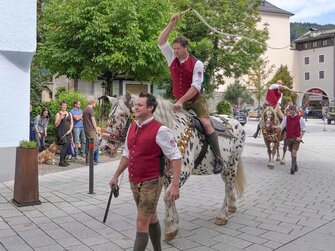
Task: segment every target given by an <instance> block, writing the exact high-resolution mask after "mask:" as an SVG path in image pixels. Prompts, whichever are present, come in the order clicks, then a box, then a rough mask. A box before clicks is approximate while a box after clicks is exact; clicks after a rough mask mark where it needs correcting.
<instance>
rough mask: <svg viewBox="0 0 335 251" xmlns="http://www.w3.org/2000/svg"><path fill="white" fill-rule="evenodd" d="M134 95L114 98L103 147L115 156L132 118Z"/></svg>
mask: <svg viewBox="0 0 335 251" xmlns="http://www.w3.org/2000/svg"><path fill="white" fill-rule="evenodd" d="M134 106H135V97H133V96H132V95H131V94H130V93H127V94H126V95H124V96H121V97H119V98H117V99H115V100H114V102H113V103H112V109H111V112H110V113H109V119H108V121H107V126H108V127H107V130H106V133H105V137H104V139H105V141H104V142H103V149H104V151H105V152H106V153H109V154H112V156H115V154H116V151H117V149H118V148H119V147H120V146H121V144H123V143H124V140H125V138H126V135H127V131H128V128H129V126H130V124H131V122H132V120H133V109H134Z"/></svg>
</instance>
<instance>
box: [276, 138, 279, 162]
mask: <svg viewBox="0 0 335 251" xmlns="http://www.w3.org/2000/svg"><path fill="white" fill-rule="evenodd" d="M275 146H276V152H277V158H276V161H277V162H279V161H280V151H279V146H280V142H279V141H278V142H276V144H275Z"/></svg>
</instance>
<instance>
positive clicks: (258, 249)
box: [244, 244, 272, 251]
mask: <svg viewBox="0 0 335 251" xmlns="http://www.w3.org/2000/svg"><path fill="white" fill-rule="evenodd" d="M244 250H247V251H271V250H272V249H271V248H268V247H264V246H261V245H258V244H252V245H251V246H249V247H247V248H245V249H244Z"/></svg>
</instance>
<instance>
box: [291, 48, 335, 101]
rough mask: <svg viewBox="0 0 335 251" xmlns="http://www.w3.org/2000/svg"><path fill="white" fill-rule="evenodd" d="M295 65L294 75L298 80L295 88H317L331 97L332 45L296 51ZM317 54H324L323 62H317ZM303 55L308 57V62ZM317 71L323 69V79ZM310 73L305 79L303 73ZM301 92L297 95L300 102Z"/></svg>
mask: <svg viewBox="0 0 335 251" xmlns="http://www.w3.org/2000/svg"><path fill="white" fill-rule="evenodd" d="M295 55H296V58H297V60H296V61H297V65H299V67H298V68H297V69H296V72H295V76H296V79H298V81H297V82H296V84H297V86H296V87H297V88H296V89H297V90H298V91H301V92H307V91H308V90H309V89H311V88H319V89H321V90H323V91H325V92H326V93H327V95H328V96H329V97H330V98H332V96H333V93H334V84H333V83H334V63H335V62H334V47H333V46H329V47H323V48H316V49H310V50H302V51H297V52H296V54H295ZM319 55H324V62H323V63H319ZM305 57H309V64H305ZM319 71H324V76H325V77H324V79H320V78H319ZM306 72H309V73H310V79H309V80H305V73H306ZM302 98H303V94H301V95H299V103H298V105H301V104H302Z"/></svg>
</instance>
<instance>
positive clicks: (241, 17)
mask: <svg viewBox="0 0 335 251" xmlns="http://www.w3.org/2000/svg"><path fill="white" fill-rule="evenodd" d="M171 1H172V2H174V5H175V6H177V11H183V10H185V9H187V8H189V7H192V8H194V9H196V10H197V11H198V12H199V13H200V14H201V16H203V17H204V18H205V19H206V21H207V23H208V24H209V25H211V26H212V27H214V28H215V29H217V30H218V31H220V32H225V33H229V34H239V35H243V36H246V37H249V38H254V39H256V40H258V41H259V42H260V43H256V42H253V41H250V40H247V39H245V38H236V37H232V36H223V35H220V34H217V33H214V32H213V31H212V30H210V29H209V28H207V27H206V26H205V25H204V24H203V23H202V22H201V21H200V20H199V18H198V17H197V16H196V15H195V14H194V13H187V14H185V15H184V16H182V18H181V20H180V22H181V23H180V24H179V25H178V26H177V31H178V32H179V33H180V35H184V36H185V37H187V38H188V39H190V41H191V44H190V49H191V53H192V54H194V55H195V56H196V57H198V58H199V59H201V60H202V61H203V62H205V67H206V69H205V80H204V87H205V91H206V93H212V92H213V91H214V90H215V89H216V88H217V87H218V86H219V85H222V84H224V80H223V79H224V77H234V78H238V77H240V76H242V75H245V74H247V73H248V72H249V70H250V69H251V68H252V67H253V66H254V63H255V62H256V61H257V60H258V58H259V56H260V55H261V54H262V53H264V51H265V49H266V46H265V41H266V40H267V39H268V32H267V30H266V29H265V28H264V29H258V28H257V23H258V22H259V21H260V16H259V11H258V7H259V3H260V1H259V0H235V1H231V0H216V1H203V0H192V1H190V0H171Z"/></svg>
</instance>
